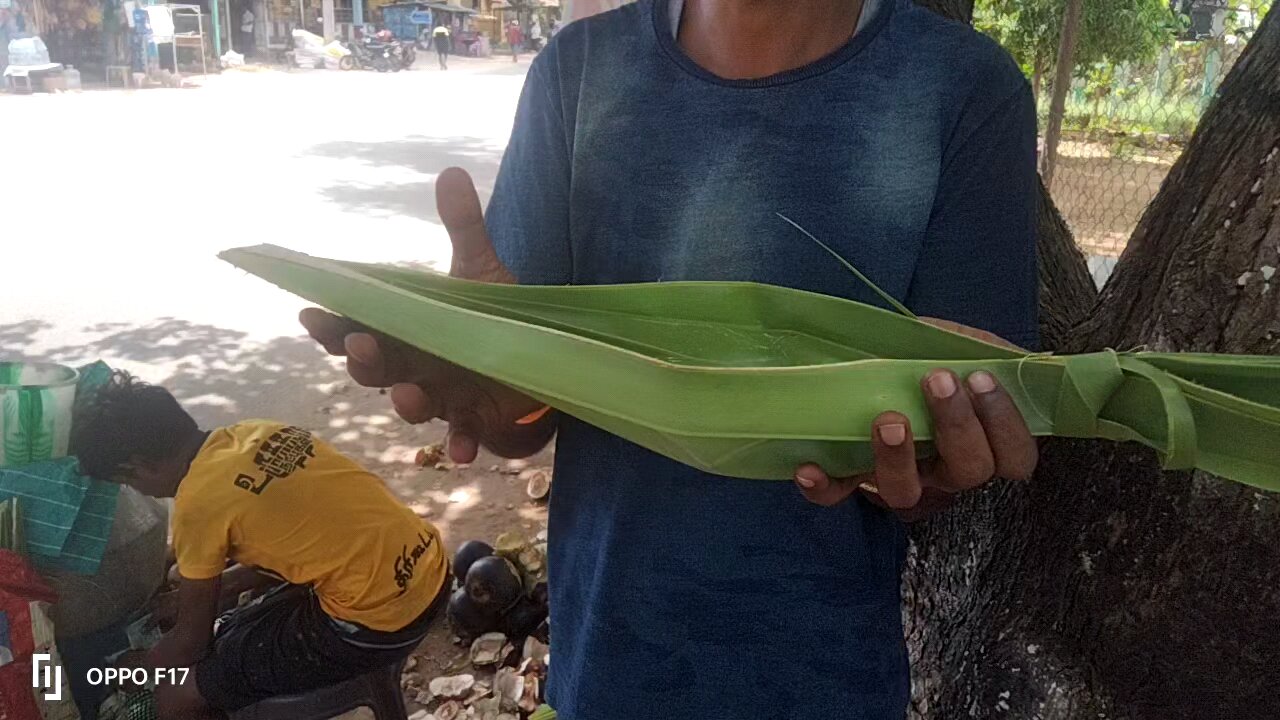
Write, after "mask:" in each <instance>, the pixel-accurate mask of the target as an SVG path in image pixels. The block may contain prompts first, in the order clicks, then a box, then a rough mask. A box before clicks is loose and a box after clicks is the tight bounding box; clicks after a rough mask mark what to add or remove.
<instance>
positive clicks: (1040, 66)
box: [1031, 53, 1044, 107]
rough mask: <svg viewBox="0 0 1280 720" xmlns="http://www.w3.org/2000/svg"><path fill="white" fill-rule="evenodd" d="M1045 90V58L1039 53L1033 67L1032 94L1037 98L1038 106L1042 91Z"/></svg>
mask: <svg viewBox="0 0 1280 720" xmlns="http://www.w3.org/2000/svg"><path fill="white" fill-rule="evenodd" d="M1043 91H1044V58H1043V57H1042V56H1041V55H1040V54H1039V53H1037V54H1036V59H1035V62H1034V66H1033V67H1032V69H1031V96H1032V97H1034V98H1035V100H1036V106H1037V107H1039V105H1040V93H1041V92H1043Z"/></svg>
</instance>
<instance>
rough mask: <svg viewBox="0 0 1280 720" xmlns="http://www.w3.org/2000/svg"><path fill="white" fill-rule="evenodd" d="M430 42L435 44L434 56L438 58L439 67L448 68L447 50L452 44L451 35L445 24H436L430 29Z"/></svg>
mask: <svg viewBox="0 0 1280 720" xmlns="http://www.w3.org/2000/svg"><path fill="white" fill-rule="evenodd" d="M431 42H432V44H433V45H435V46H436V58H438V59H439V60H440V69H441V70H448V69H449V50H450V48H451V46H452V45H453V35H452V34H450V32H449V28H448V26H446V25H437V26H436V29H435V30H432V31H431Z"/></svg>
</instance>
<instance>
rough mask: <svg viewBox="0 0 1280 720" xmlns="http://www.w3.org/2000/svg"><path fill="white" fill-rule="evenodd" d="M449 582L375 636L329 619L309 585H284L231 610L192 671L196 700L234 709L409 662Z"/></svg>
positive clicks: (446, 594) (441, 604)
mask: <svg viewBox="0 0 1280 720" xmlns="http://www.w3.org/2000/svg"><path fill="white" fill-rule="evenodd" d="M448 597H449V592H448V583H446V584H445V587H444V588H442V589H441V591H440V595H439V596H438V597H437V598H436V599H435V600H434V601H433V602H432V603H431V605H430V606H429V607H428V608H427V609H426V611H424V612H423V613H422V615H420V616H418V618H417V619H416V620H414V621H413V622H412V623H410V624H409V625H408V626H407V627H405V628H403V629H401V630H397V631H395V632H379V631H376V630H370V629H368V628H362V627H358V626H355V625H351V624H349V623H344V622H341V621H337V620H334V619H333V618H331V617H329V616H328V615H326V614H325V612H324V610H322V609H321V608H320V602H319V600H318V599H317V598H316V596H315V593H313V592H312V591H311V589H310V588H308V587H302V586H299V585H282V586H280V587H278V588H275V589H273V590H271V591H270V592H268V593H267V594H265V595H263V596H262V597H261V598H258V599H257V600H255V601H254V602H253V603H251V604H249V605H246V606H245V607H243V608H240V609H239V610H236V611H235V612H233V613H231V614H230V615H229V616H228V617H227V618H226V620H224V621H223V623H222V624H221V625H220V626H219V627H218V629H217V632H216V633H215V634H214V638H213V649H212V651H211V652H210V654H209V655H208V656H206V657H205V659H203V660H201V661H200V663H199V664H198V665H196V669H195V679H196V686H197V687H198V688H199V690H200V695H201V697H203V698H204V700H205V702H207V703H209V705H211V706H212V707H215V708H218V709H220V710H225V711H231V710H238V709H240V708H242V707H245V706H246V705H252V704H253V703H255V702H258V701H259V700H264V699H266V698H269V697H273V696H275V695H293V694H296V693H301V692H306V691H308V690H314V689H316V688H320V687H325V686H328V685H333V684H335V683H339V682H342V681H343V680H348V679H350V678H353V677H356V676H357V675H363V674H364V673H367V672H370V671H372V670H375V669H377V668H380V667H384V666H386V665H390V664H392V663H395V662H398V661H400V660H401V659H403V658H405V657H407V656H408V655H409V653H411V652H412V651H413V649H414V648H416V647H417V646H418V643H420V642H421V641H422V639H423V638H424V637H426V635H427V631H428V630H429V629H430V626H431V622H432V621H433V620H434V619H435V617H436V615H437V614H438V613H439V612H440V611H441V610H442V609H443V608H444V606H445V603H446V602H448Z"/></svg>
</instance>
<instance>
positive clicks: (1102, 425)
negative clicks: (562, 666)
mask: <svg viewBox="0 0 1280 720" xmlns="http://www.w3.org/2000/svg"><path fill="white" fill-rule="evenodd" d="M221 257H222V258H223V259H225V260H227V261H228V262H230V263H232V264H234V265H236V266H237V267H240V268H242V269H244V270H246V271H248V272H250V273H253V274H255V275H258V276H259V277H262V278H264V279H266V280H268V281H270V282H272V283H274V284H275V285H278V286H280V287H281V288H284V289H286V290H289V291H290V292H293V293H296V294H298V295H300V296H302V297H304V298H306V299H307V300H310V301H312V302H315V303H317V304H319V305H321V306H323V307H325V308H328V309H329V310H331V311H333V312H336V313H340V314H342V315H345V316H347V317H350V318H352V319H353V320H356V321H357V322H360V323H362V324H364V325H367V326H368V327H370V328H373V329H375V330H377V331H379V332H382V333H385V334H387V335H390V336H392V337H395V338H398V339H400V340H402V341H404V342H406V343H408V344H410V345H413V346H415V347H417V348H420V349H422V350H424V351H426V352H429V353H431V354H433V355H436V356H438V357H441V358H444V359H445V360H448V361H450V362H453V363H455V364H457V365H460V366H462V367H465V368H468V369H470V370H473V371H475V372H478V373H480V374H482V375H485V376H488V377H491V378H493V379H495V380H498V381H500V382H503V383H505V384H507V385H510V386H511V387H514V388H516V389H518V390H520V391H522V392H525V393H527V394H528V395H530V396H532V397H534V398H536V399H538V400H541V401H542V402H545V403H547V404H548V405H551V406H552V407H555V408H557V409H558V410H561V411H563V412H566V413H568V414H570V415H573V416H575V417H578V418H580V419H582V420H584V421H586V422H589V423H591V424H593V425H596V426H598V427H601V428H603V429H605V430H608V431H610V432H612V433H614V434H617V435H619V436H621V437H623V438H626V439H628V440H631V441H632V442H635V443H637V444H639V445H642V446H644V447H647V448H649V449H651V450H654V451H655V452H659V453H662V454H664V455H667V456H668V457H671V458H674V459H676V460H679V461H681V462H684V463H687V464H689V465H692V466H694V467H698V468H701V469H703V470H706V471H708V472H713V473H718V474H722V475H729V476H733V477H743V478H758V479H788V478H791V477H792V474H793V471H794V469H795V467H796V466H797V465H798V464H800V463H803V462H816V463H819V464H820V465H822V466H823V467H824V468H825V469H826V470H827V471H828V472H830V473H834V474H839V475H851V474H854V473H858V472H863V471H866V470H868V469H870V468H871V467H872V455H871V446H870V437H869V434H870V430H871V423H872V420H873V419H874V418H875V417H876V415H878V414H879V413H881V412H883V411H885V410H897V411H899V412H902V413H903V414H905V415H906V416H907V417H908V418H910V420H911V425H912V428H913V430H914V433H915V436H916V438H917V439H918V440H921V441H925V442H920V443H919V448H920V452H921V453H922V454H926V453H929V452H931V448H930V446H929V443H928V442H927V440H928V439H929V438H930V436H931V427H930V422H929V413H928V409H927V407H926V405H925V402H924V397H923V395H922V393H921V390H920V380H921V378H922V377H923V376H924V375H925V373H927V372H928V371H929V370H931V369H933V368H937V367H947V368H950V369H952V370H954V371H955V372H956V373H957V374H959V375H960V376H962V377H964V376H967V375H968V374H969V373H971V372H973V371H975V370H978V369H984V370H988V371H990V372H991V373H992V374H994V375H995V376H996V377H997V379H998V380H999V381H1000V382H1001V384H1002V385H1003V386H1004V387H1005V388H1006V389H1007V390H1008V391H1009V393H1010V394H1011V395H1012V396H1013V399H1014V401H1015V403H1017V405H1018V407H1019V409H1020V410H1021V411H1022V413H1023V415H1024V416H1025V417H1026V419H1027V422H1028V425H1029V426H1030V427H1031V430H1032V432H1033V433H1034V434H1036V435H1041V436H1044V435H1057V436H1065V437H1084V438H1104V439H1111V440H1133V441H1137V442H1141V443H1143V444H1146V445H1148V446H1151V447H1153V448H1155V449H1156V450H1157V451H1158V452H1159V453H1160V455H1161V457H1162V459H1163V460H1164V463H1165V466H1166V467H1167V468H1170V469H1186V468H1192V467H1198V468H1200V469H1203V470H1206V471H1209V472H1211V473H1214V474H1217V475H1221V476H1223V477H1227V478H1230V479H1232V480H1236V481H1239V482H1242V483H1247V484H1250V485H1254V486H1257V487H1261V488H1267V489H1273V490H1276V489H1280V442H1278V441H1277V439H1278V435H1277V430H1278V429H1280V358H1275V357H1253V356H1227V355H1205V354H1177V353H1174V354H1162V353H1146V352H1133V353H1120V352H1113V351H1104V352H1098V353H1090V354H1082V355H1070V356H1052V355H1044V354H1027V353H1024V352H1019V351H1016V350H1011V349H1009V348H1004V347H999V346H996V345H991V344H988V343H985V342H982V341H979V340H976V339H973V338H970V337H966V336H964V335H960V334H957V333H953V332H950V331H947V330H943V329H940V328H938V327H935V326H933V325H929V324H927V323H924V322H921V321H919V320H916V319H914V318H911V317H907V316H904V315H898V314H894V313H890V312H887V311H884V310H881V309H879V308H876V307H872V306H870V305H864V304H861V303H857V302H853V301H850V300H844V299H841V298H835V297H830V296H826V295H819V294H815V293H809V292H803V291H799V290H791V289H787V288H781V287H775V286H771V285H760V284H756V283H743V282H672V283H646V284H633V285H596V286H569V287H565V286H528V285H495V284H488V283H476V282H471V281H466V280H459V279H455V278H450V277H447V276H445V275H442V274H439V273H433V272H420V271H414V270H406V269H403V268H396V267H389V266H382V265H367V264H360V263H351V262H340V261H334V260H324V259H319V258H313V257H310V256H307V255H303V254H300V253H295V252H291V251H288V250H284V249H282V248H277V247H273V246H265V245H264V246H257V247H253V248H241V249H236V250H228V251H226V252H224V253H222V255H221Z"/></svg>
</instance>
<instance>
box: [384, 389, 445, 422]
mask: <svg viewBox="0 0 1280 720" xmlns="http://www.w3.org/2000/svg"><path fill="white" fill-rule="evenodd" d="M391 406H392V407H393V408H395V411H396V414H397V415H399V416H400V417H401V418H402V419H403V420H404V421H405V422H408V423H413V424H415V425H416V424H419V423H424V422H430V421H431V420H432V419H433V418H435V417H437V416H439V415H440V413H441V409H440V408H437V407H435V406H434V405H433V404H432V402H431V398H430V397H428V396H427V393H426V391H425V390H423V389H422V387H421V386H419V385H415V384H413V383H397V384H395V385H393V386H392V387H391Z"/></svg>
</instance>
